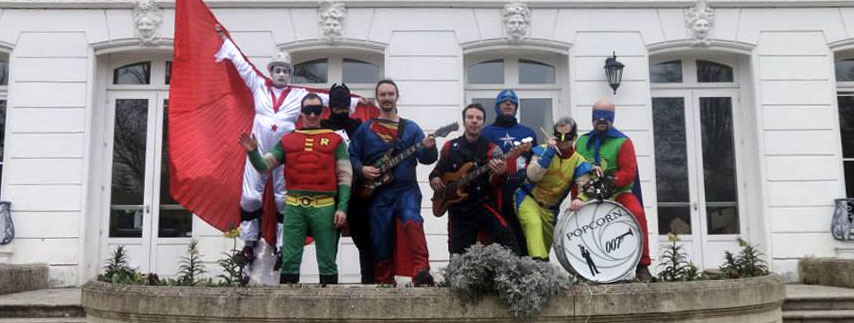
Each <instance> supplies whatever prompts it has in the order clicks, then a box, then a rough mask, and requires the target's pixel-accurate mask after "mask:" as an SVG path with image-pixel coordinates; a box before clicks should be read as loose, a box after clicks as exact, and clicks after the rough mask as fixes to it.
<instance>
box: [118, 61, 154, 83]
mask: <svg viewBox="0 0 854 323" xmlns="http://www.w3.org/2000/svg"><path fill="white" fill-rule="evenodd" d="M113 84H151V62H141V63H134V64H129V65H125V66H122V67H119V68H117V69H115V70H114V71H113Z"/></svg>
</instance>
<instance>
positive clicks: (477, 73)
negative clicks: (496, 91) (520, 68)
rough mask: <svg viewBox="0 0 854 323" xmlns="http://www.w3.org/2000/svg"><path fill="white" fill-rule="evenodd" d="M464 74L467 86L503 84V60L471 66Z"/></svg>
mask: <svg viewBox="0 0 854 323" xmlns="http://www.w3.org/2000/svg"><path fill="white" fill-rule="evenodd" d="M466 74H467V76H468V78H467V80H468V83H469V84H501V83H504V60H503V59H496V60H492V61H486V62H482V63H477V64H474V65H471V66H469V67H468V71H467V72H466Z"/></svg>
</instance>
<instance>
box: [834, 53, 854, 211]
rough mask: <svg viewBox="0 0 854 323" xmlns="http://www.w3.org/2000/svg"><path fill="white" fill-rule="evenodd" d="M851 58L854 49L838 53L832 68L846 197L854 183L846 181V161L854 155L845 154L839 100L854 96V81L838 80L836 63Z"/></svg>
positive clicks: (841, 171) (844, 193)
mask: <svg viewBox="0 0 854 323" xmlns="http://www.w3.org/2000/svg"><path fill="white" fill-rule="evenodd" d="M850 59H854V50H852V51H845V52H840V53H836V54H835V55H834V57H833V67H832V68H831V71H832V73H833V80H834V82H835V83H836V95H835V100H834V101H833V102H834V103H833V107H834V113H835V115H836V118H837V120H836V125H837V128H836V135H837V136H839V137H838V138H839V160H840V163H839V167H840V174H841V175H842V178H841V179H840V182H841V183H842V195H843V196H845V197H847V195H848V193H847V192H848V185H854V183H846V182H845V163H854V157H852V158H845V155H843V151H842V132H841V131H842V129H840V128H839V127H841V123H840V122H841V120H839V102H838V100H839V97H840V96H854V81H849V82H836V63H837V62H839V61H842V60H850Z"/></svg>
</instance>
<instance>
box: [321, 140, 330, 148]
mask: <svg viewBox="0 0 854 323" xmlns="http://www.w3.org/2000/svg"><path fill="white" fill-rule="evenodd" d="M320 145H321V146H329V138H320Z"/></svg>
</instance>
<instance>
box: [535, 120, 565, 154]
mask: <svg viewBox="0 0 854 323" xmlns="http://www.w3.org/2000/svg"><path fill="white" fill-rule="evenodd" d="M540 131H542V132H543V135H545V136H546V138H547V139H548V140H552V138H554V136H552V135H551V134H549V133H548V132H547V131H546V129H545V128H543V127H540ZM555 151H557V155H558V157H560V158H563V154H561V153H560V149H557V147H555Z"/></svg>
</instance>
